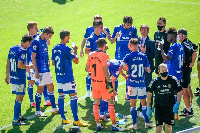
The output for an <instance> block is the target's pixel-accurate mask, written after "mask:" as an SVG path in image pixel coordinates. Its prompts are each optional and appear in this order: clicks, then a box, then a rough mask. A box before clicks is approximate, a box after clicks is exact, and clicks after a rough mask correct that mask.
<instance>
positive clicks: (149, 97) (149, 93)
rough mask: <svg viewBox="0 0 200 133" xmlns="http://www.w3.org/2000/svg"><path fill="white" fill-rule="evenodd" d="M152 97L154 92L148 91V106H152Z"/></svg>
mask: <svg viewBox="0 0 200 133" xmlns="http://www.w3.org/2000/svg"><path fill="white" fill-rule="evenodd" d="M151 97H152V93H151V92H149V91H148V93H147V106H148V107H151Z"/></svg>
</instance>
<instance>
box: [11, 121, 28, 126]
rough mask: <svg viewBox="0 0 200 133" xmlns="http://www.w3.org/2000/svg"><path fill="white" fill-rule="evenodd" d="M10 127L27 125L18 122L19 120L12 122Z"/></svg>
mask: <svg viewBox="0 0 200 133" xmlns="http://www.w3.org/2000/svg"><path fill="white" fill-rule="evenodd" d="M12 125H14V126H20V125H27V123H25V122H23V121H20V120H17V121H14V120H13V122H12Z"/></svg>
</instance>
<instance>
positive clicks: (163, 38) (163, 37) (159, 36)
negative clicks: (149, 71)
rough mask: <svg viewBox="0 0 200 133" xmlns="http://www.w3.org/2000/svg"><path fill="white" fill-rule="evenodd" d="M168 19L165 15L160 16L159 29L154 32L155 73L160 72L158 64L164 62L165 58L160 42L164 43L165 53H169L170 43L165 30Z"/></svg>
mask: <svg viewBox="0 0 200 133" xmlns="http://www.w3.org/2000/svg"><path fill="white" fill-rule="evenodd" d="M165 26H166V19H165V18H164V17H160V18H159V19H158V21H157V27H158V30H157V31H156V32H155V33H154V41H155V73H156V74H158V66H159V65H160V64H161V63H163V62H164V61H163V58H162V56H161V51H160V49H159V47H158V44H159V43H162V44H163V50H164V52H165V54H167V52H168V50H169V47H170V43H169V42H168V41H167V33H166V30H165Z"/></svg>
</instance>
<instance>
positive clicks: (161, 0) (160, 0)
mask: <svg viewBox="0 0 200 133" xmlns="http://www.w3.org/2000/svg"><path fill="white" fill-rule="evenodd" d="M147 1H157V2H168V3H179V4H189V5H200V3H190V2H178V1H163V0H147Z"/></svg>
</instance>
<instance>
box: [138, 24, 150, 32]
mask: <svg viewBox="0 0 200 133" xmlns="http://www.w3.org/2000/svg"><path fill="white" fill-rule="evenodd" d="M142 28H147V31H149V29H150V28H149V26H148V25H146V24H143V25H141V26H140V30H141V29H142Z"/></svg>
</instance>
